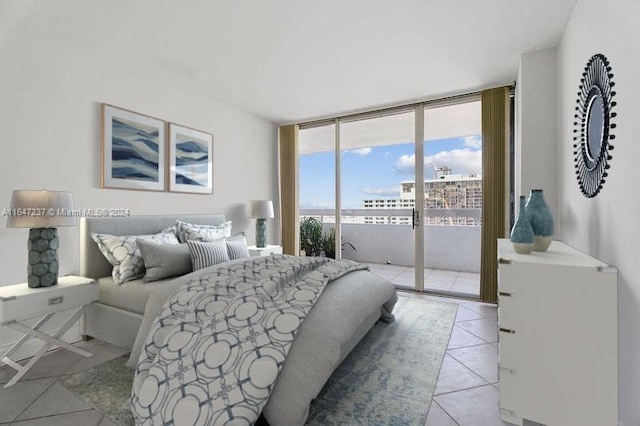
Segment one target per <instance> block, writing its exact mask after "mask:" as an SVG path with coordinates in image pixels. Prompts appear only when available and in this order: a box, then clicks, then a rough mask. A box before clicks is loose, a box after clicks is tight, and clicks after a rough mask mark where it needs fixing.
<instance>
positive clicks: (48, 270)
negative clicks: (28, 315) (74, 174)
mask: <svg viewBox="0 0 640 426" xmlns="http://www.w3.org/2000/svg"><path fill="white" fill-rule="evenodd" d="M75 224H76V218H75V216H74V215H73V195H72V194H71V192H64V191H46V190H42V191H13V194H12V195H11V207H10V211H9V215H8V218H7V228H31V229H30V230H29V242H28V248H29V264H28V265H27V274H28V284H29V287H49V286H52V285H56V284H57V283H58V266H59V265H58V247H59V246H60V241H59V240H58V230H57V229H56V228H58V227H60V226H74V225H75Z"/></svg>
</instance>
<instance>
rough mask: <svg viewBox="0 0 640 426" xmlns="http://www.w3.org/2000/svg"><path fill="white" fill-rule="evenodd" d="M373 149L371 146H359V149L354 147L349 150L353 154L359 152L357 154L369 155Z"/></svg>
mask: <svg viewBox="0 0 640 426" xmlns="http://www.w3.org/2000/svg"><path fill="white" fill-rule="evenodd" d="M371 151H372V149H371V148H358V149H352V150H350V151H349V152H350V153H352V154H357V155H362V156H365V155H369V154H371Z"/></svg>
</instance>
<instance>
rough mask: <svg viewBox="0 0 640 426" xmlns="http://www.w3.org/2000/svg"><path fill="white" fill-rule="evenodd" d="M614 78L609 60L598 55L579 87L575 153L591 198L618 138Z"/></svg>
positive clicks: (583, 186)
mask: <svg viewBox="0 0 640 426" xmlns="http://www.w3.org/2000/svg"><path fill="white" fill-rule="evenodd" d="M612 78H613V74H612V73H611V65H610V64H609V61H608V60H607V58H606V57H605V56H604V55H602V54H597V55H593V56H592V57H591V59H589V61H588V62H587V65H586V66H585V68H584V72H583V73H582V78H581V79H580V85H579V86H578V89H579V90H578V99H577V101H576V102H577V104H578V105H577V106H576V114H575V118H576V121H575V122H574V123H573V125H574V127H575V128H574V130H573V132H574V133H575V135H574V137H573V141H574V143H573V148H574V151H573V154H574V158H575V168H576V177H577V179H578V185H579V187H580V191H581V192H582V194H583V195H584V196H585V197H588V198H592V197H595V196H596V195H598V193H599V192H600V190H601V189H602V185H603V184H604V182H605V178H606V177H607V175H608V172H607V171H608V170H609V168H610V167H611V166H610V165H609V161H610V160H611V158H612V157H611V154H610V151H611V150H613V145H612V144H611V143H610V141H611V140H613V139H615V136H614V135H613V134H612V133H611V130H612V129H614V128H615V127H616V125H615V123H612V119H613V118H614V117H615V116H616V113H615V112H613V111H612V109H613V107H615V106H616V102H615V101H614V100H613V97H614V96H615V94H616V92H615V91H614V90H613V86H614V82H613V81H612Z"/></svg>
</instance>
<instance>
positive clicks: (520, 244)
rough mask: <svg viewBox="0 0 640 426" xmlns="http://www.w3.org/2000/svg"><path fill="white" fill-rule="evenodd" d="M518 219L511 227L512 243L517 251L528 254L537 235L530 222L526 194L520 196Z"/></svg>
mask: <svg viewBox="0 0 640 426" xmlns="http://www.w3.org/2000/svg"><path fill="white" fill-rule="evenodd" d="M518 211H519V215H518V219H517V220H516V223H514V224H513V228H511V244H513V250H514V251H515V252H516V253H520V254H528V253H531V250H533V247H534V242H535V235H534V234H533V229H532V228H531V223H529V214H528V213H527V209H526V207H525V198H524V195H521V196H520V209H519V210H518Z"/></svg>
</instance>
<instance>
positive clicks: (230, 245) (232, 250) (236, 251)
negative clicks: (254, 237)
mask: <svg viewBox="0 0 640 426" xmlns="http://www.w3.org/2000/svg"><path fill="white" fill-rule="evenodd" d="M226 241H227V252H228V253H229V259H231V260H233V259H242V258H244V257H249V256H251V255H250V254H249V248H248V247H247V238H246V237H245V236H244V235H240V236H238V237H229V238H227V239H226Z"/></svg>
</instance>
